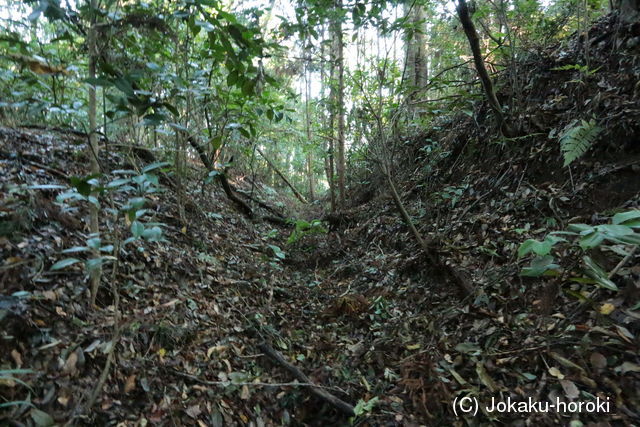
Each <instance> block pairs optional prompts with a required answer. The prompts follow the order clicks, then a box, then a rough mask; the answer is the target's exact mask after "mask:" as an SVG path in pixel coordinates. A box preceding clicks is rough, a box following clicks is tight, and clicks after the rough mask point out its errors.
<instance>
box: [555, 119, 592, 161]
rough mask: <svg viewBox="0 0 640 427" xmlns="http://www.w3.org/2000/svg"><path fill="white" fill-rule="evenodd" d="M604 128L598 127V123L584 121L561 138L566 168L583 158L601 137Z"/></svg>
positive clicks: (561, 148)
mask: <svg viewBox="0 0 640 427" xmlns="http://www.w3.org/2000/svg"><path fill="white" fill-rule="evenodd" d="M601 131H602V128H601V127H599V126H598V125H596V121H595V120H593V119H591V120H589V121H586V120H582V121H581V122H580V123H578V124H576V125H574V126H572V127H571V128H569V129H568V130H567V131H565V132H564V133H563V134H562V136H561V137H560V150H561V151H562V155H563V156H564V166H569V165H570V164H571V162H573V161H574V160H576V159H577V158H579V157H581V156H582V155H583V154H584V153H586V152H587V150H588V149H589V148H590V147H591V146H592V145H593V143H594V142H595V141H596V139H597V138H598V135H600V132H601Z"/></svg>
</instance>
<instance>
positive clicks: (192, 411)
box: [185, 405, 202, 420]
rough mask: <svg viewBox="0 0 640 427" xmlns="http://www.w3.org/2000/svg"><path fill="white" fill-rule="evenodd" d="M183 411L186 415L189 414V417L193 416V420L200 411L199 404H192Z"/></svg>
mask: <svg viewBox="0 0 640 427" xmlns="http://www.w3.org/2000/svg"><path fill="white" fill-rule="evenodd" d="M185 412H186V413H187V415H189V416H190V417H191V418H193V419H194V420H195V419H197V418H198V416H200V414H201V413H202V409H200V405H193V406H190V407H188V408H187V409H186V410H185Z"/></svg>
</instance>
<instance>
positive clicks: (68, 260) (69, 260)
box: [51, 258, 80, 271]
mask: <svg viewBox="0 0 640 427" xmlns="http://www.w3.org/2000/svg"><path fill="white" fill-rule="evenodd" d="M78 262H80V260H79V259H77V258H65V259H63V260H60V261H58V262H56V263H55V264H53V265H52V266H51V270H54V271H55V270H61V269H63V268H65V267H69V266H70V265H73V264H76V263H78Z"/></svg>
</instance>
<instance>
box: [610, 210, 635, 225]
mask: <svg viewBox="0 0 640 427" xmlns="http://www.w3.org/2000/svg"><path fill="white" fill-rule="evenodd" d="M634 219H640V209H634V210H630V211H628V212H621V213H617V214H615V215H614V216H613V218H612V219H611V223H612V224H624V223H626V222H627V221H631V220H634Z"/></svg>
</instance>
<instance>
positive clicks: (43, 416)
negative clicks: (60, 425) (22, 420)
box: [29, 408, 55, 427]
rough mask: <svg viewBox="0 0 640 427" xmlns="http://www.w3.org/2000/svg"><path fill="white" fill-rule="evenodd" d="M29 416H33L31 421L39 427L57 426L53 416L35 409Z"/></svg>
mask: <svg viewBox="0 0 640 427" xmlns="http://www.w3.org/2000/svg"><path fill="white" fill-rule="evenodd" d="M29 416H31V419H32V420H33V422H34V423H35V424H36V426H38V427H49V426H52V425H54V424H55V421H54V420H53V418H52V417H51V415H49V414H47V413H46V412H44V411H41V410H40V409H37V408H33V409H32V410H31V411H30V412H29Z"/></svg>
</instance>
